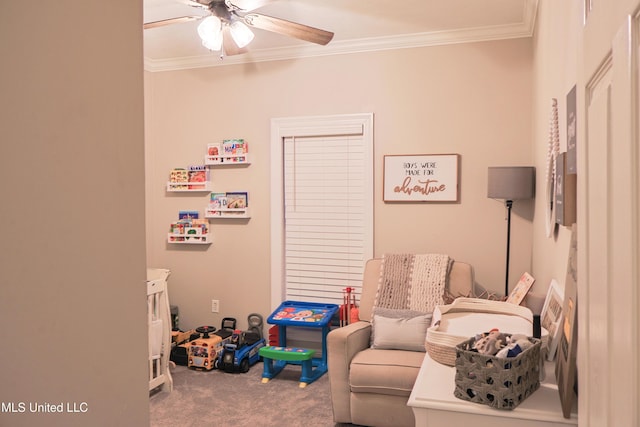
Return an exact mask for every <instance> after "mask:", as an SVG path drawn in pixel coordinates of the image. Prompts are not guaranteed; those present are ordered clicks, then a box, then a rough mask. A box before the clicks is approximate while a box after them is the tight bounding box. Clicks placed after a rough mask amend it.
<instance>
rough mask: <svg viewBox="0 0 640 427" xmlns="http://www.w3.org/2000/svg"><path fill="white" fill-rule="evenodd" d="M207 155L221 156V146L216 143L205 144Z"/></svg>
mask: <svg viewBox="0 0 640 427" xmlns="http://www.w3.org/2000/svg"><path fill="white" fill-rule="evenodd" d="M207 155H208V156H214V157H215V156H220V155H222V146H221V145H220V144H218V143H210V144H207Z"/></svg>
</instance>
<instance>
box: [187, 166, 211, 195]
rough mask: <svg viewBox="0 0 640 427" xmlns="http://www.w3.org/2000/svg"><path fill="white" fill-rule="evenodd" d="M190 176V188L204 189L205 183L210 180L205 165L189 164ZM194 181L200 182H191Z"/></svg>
mask: <svg viewBox="0 0 640 427" xmlns="http://www.w3.org/2000/svg"><path fill="white" fill-rule="evenodd" d="M188 176H189V189H190V190H204V189H205V188H206V184H205V183H206V182H207V181H208V180H209V179H208V178H209V177H208V174H207V167H206V166H205V165H197V166H189V172H188ZM193 182H197V183H198V184H191V183H193Z"/></svg>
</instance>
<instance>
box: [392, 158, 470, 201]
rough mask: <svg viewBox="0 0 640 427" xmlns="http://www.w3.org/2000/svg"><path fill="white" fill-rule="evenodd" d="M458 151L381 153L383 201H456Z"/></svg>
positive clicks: (457, 190) (457, 191)
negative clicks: (449, 152)
mask: <svg viewBox="0 0 640 427" xmlns="http://www.w3.org/2000/svg"><path fill="white" fill-rule="evenodd" d="M459 161H460V155H459V154H424V155H388V156H384V178H383V181H384V188H383V200H384V201H385V202H457V201H458V195H459V188H458V173H459V172H458V165H459Z"/></svg>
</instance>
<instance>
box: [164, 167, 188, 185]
mask: <svg viewBox="0 0 640 427" xmlns="http://www.w3.org/2000/svg"><path fill="white" fill-rule="evenodd" d="M187 182H189V172H188V171H187V170H186V169H183V168H175V169H172V170H171V173H170V174H169V183H170V187H171V189H173V190H185V189H187V188H189V187H188V185H186V184H187ZM183 183H184V184H183Z"/></svg>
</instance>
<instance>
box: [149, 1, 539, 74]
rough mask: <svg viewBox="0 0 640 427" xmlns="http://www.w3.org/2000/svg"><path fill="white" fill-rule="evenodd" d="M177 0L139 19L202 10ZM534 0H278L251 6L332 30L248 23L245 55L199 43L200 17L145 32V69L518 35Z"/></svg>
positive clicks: (530, 23) (526, 33) (528, 27)
mask: <svg viewBox="0 0 640 427" xmlns="http://www.w3.org/2000/svg"><path fill="white" fill-rule="evenodd" d="M185 3H186V2H184V1H181V0H144V22H152V21H158V20H162V19H168V18H175V17H178V16H186V15H202V16H207V15H208V11H207V10H203V9H198V8H193V7H191V6H188V5H187V4H185ZM537 3H538V0H396V1H391V0H278V1H274V2H273V3H270V4H268V5H266V6H263V7H261V8H259V9H256V10H255V12H257V13H261V14H265V15H269V16H274V17H277V18H283V19H287V20H290V21H295V22H299V23H301V24H305V25H310V26H312V27H317V28H321V29H324V30H328V31H332V32H333V33H335V36H334V38H333V40H332V41H331V42H330V43H329V44H328V45H326V46H320V45H315V44H312V43H308V42H303V41H299V40H297V39H293V38H289V37H285V36H282V35H279V34H275V33H271V32H268V31H264V30H260V29H255V28H252V31H253V32H254V33H255V39H254V40H253V41H252V42H251V44H250V45H249V46H248V52H247V53H245V54H242V55H235V56H229V57H224V59H220V57H219V53H217V52H211V51H209V50H207V49H206V48H205V47H203V46H202V44H201V43H200V38H199V37H198V34H197V30H196V27H197V26H198V23H199V21H191V22H185V23H180V24H173V25H168V26H164V27H158V28H153V29H147V30H144V57H145V69H146V70H149V71H162V70H176V69H185V68H198V67H211V66H220V65H230V64H237V63H246V62H259V61H269V60H279V59H291V58H298V57H308V56H321V55H336V54H343V53H354V52H366V51H374V50H384V49H401V48H408V47H420V46H430V45H440V44H448V43H464V42H472V41H486V40H497V39H508V38H518V37H530V36H531V35H532V34H533V28H534V22H535V15H536V9H537Z"/></svg>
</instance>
